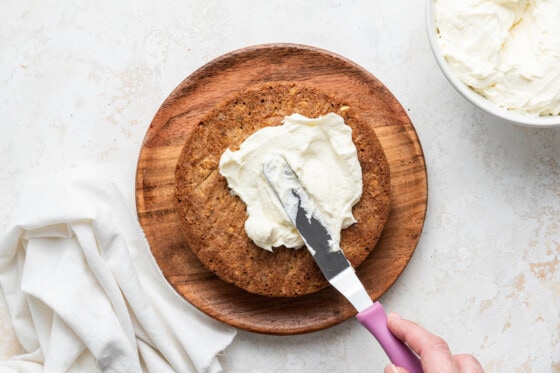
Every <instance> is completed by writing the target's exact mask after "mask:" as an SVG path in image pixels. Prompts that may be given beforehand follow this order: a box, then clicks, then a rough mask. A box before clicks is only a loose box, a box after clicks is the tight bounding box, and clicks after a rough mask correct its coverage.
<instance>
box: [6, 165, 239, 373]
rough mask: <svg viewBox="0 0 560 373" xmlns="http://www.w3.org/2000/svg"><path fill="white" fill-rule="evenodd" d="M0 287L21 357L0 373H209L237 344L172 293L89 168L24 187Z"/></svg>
mask: <svg viewBox="0 0 560 373" xmlns="http://www.w3.org/2000/svg"><path fill="white" fill-rule="evenodd" d="M0 286H1V287H2V290H3V292H4V296H5V300H6V304H7V307H8V310H9V312H10V314H11V319H12V323H13V327H14V330H15V333H16V335H17V338H18V339H19V342H20V343H21V345H22V347H23V349H24V350H25V353H23V354H21V355H18V356H15V357H13V358H12V359H10V360H8V361H4V362H0V372H4V371H18V372H39V371H40V372H67V371H69V372H94V371H103V372H167V371H173V372H192V371H199V372H200V371H205V372H206V371H208V372H217V371H220V370H221V367H220V363H219V361H218V360H217V357H216V356H217V354H218V353H219V352H220V351H222V350H223V349H225V348H226V347H227V346H228V345H229V344H230V343H231V341H232V340H233V338H234V336H235V330H234V328H231V327H228V326H226V325H225V324H222V323H220V322H218V321H216V320H214V319H211V318H209V317H208V316H206V315H204V314H202V313H201V312H200V311H198V310H197V309H195V308H194V307H192V306H191V305H190V304H189V303H187V302H186V301H185V300H183V299H182V298H181V297H180V296H179V295H178V294H177V293H176V292H175V291H174V290H173V289H172V288H171V286H170V285H169V284H168V283H167V281H166V280H165V278H164V277H163V275H162V273H161V272H160V270H159V268H158V267H157V265H156V263H155V260H154V259H153V257H152V255H151V252H150V250H149V246H148V242H147V240H146V238H145V237H144V234H143V232H142V229H141V228H140V225H139V224H138V221H137V219H136V216H135V214H134V213H133V212H132V211H131V209H130V208H129V207H128V206H127V205H126V203H125V202H124V198H123V195H122V194H121V192H120V191H119V190H118V188H117V187H116V185H115V184H114V183H113V182H112V181H111V180H110V179H108V178H107V177H106V176H104V175H103V174H101V173H100V172H98V171H95V170H93V169H90V168H77V167H75V168H72V169H69V170H67V171H64V172H61V173H57V174H55V175H52V176H49V177H46V178H42V179H36V180H33V181H31V182H30V183H28V184H27V185H26V186H25V188H24V189H23V190H22V193H21V195H20V197H19V200H18V202H17V204H16V208H15V210H14V211H13V213H12V215H11V219H10V222H9V226H8V229H7V231H6V232H5V234H4V235H3V236H2V237H1V239H0Z"/></svg>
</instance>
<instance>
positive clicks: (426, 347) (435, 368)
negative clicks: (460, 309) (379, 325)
mask: <svg viewBox="0 0 560 373" xmlns="http://www.w3.org/2000/svg"><path fill="white" fill-rule="evenodd" d="M387 325H388V326H389V330H390V331H391V333H393V334H394V335H395V337H397V338H398V339H400V340H401V341H403V342H405V343H407V344H408V346H409V347H410V348H411V349H412V351H414V352H415V353H416V354H418V356H420V361H421V363H422V369H423V370H424V373H440V372H441V373H467V372H468V373H483V372H484V371H483V370H482V366H481V365H480V363H479V362H478V360H476V358H475V357H474V356H472V355H467V354H461V355H453V354H452V353H451V351H450V349H449V346H448V345H447V342H445V341H444V340H443V339H442V338H440V337H438V336H436V335H434V334H432V333H430V332H429V331H427V330H426V329H424V328H423V327H421V326H420V325H418V324H416V323H415V322H412V321H409V320H406V319H403V318H402V317H400V316H399V315H397V314H395V313H391V314H389V316H388V319H387ZM384 373H408V372H407V370H406V369H404V368H400V367H397V366H395V365H393V364H390V365H388V366H387V367H385V371H384Z"/></svg>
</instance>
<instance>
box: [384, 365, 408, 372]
mask: <svg viewBox="0 0 560 373" xmlns="http://www.w3.org/2000/svg"><path fill="white" fill-rule="evenodd" d="M383 373H408V370H406V369H404V368H401V367H398V366H396V365H395V364H389V365H387V366H386V367H385V369H384V370H383Z"/></svg>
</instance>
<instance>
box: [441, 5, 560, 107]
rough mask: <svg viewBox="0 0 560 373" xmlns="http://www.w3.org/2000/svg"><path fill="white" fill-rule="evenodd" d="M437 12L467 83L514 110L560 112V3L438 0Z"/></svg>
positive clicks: (446, 46) (446, 49)
mask: <svg viewBox="0 0 560 373" xmlns="http://www.w3.org/2000/svg"><path fill="white" fill-rule="evenodd" d="M434 11H435V21H436V25H437V28H438V31H439V42H440V46H441V49H442V51H443V54H444V57H445V59H446V60H447V62H448V64H449V66H450V67H451V69H452V70H453V71H454V72H455V73H456V74H457V76H458V77H459V79H461V80H462V81H463V82H464V83H465V84H466V85H468V86H469V87H471V88H472V89H473V90H475V91H476V92H478V93H480V94H481V95H482V96H485V97H487V98H488V99H489V100H490V101H492V102H494V103H496V104H497V105H500V106H502V107H504V108H506V109H509V110H516V111H519V112H523V113H528V114H531V115H534V116H537V115H559V114H560V37H559V35H560V1H559V0H435V3H434Z"/></svg>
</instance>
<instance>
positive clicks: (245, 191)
mask: <svg viewBox="0 0 560 373" xmlns="http://www.w3.org/2000/svg"><path fill="white" fill-rule="evenodd" d="M271 155H281V156H283V157H284V158H286V160H287V161H288V163H289V164H290V166H291V167H292V169H293V170H294V171H295V173H296V174H297V175H298V177H299V179H300V181H301V183H302V185H303V186H304V188H305V189H306V190H307V191H308V193H309V195H310V197H311V198H312V199H313V202H314V203H315V205H316V206H317V208H318V210H320V212H321V216H322V219H323V222H324V223H325V225H326V226H327V227H328V228H329V231H330V232H331V233H332V235H333V237H332V239H333V243H334V244H336V245H338V244H339V242H340V231H341V229H344V228H347V227H349V226H350V225H352V224H353V223H355V222H356V220H355V219H354V216H353V215H352V207H353V206H354V205H355V204H356V203H357V202H358V201H359V199H360V197H361V195H362V169H361V166H360V163H359V161H358V155H357V151H356V146H355V145H354V143H353V142H352V129H351V128H350V127H349V126H348V125H346V124H345V123H344V119H343V118H342V117H340V116H339V115H337V114H335V113H329V114H327V115H324V116H321V117H319V118H307V117H305V116H302V115H300V114H293V115H290V116H287V117H285V118H284V121H283V124H282V125H281V126H275V127H265V128H262V129H260V130H258V131H257V132H255V133H253V134H252V135H251V136H249V137H248V138H247V139H246V140H245V141H244V142H243V143H242V144H241V146H240V147H239V150H236V151H232V150H231V149H227V150H226V151H225V152H224V153H223V154H222V157H221V159H220V164H219V167H220V173H221V174H222V175H223V176H224V177H225V178H226V180H227V183H228V186H229V188H230V189H231V192H232V193H233V194H234V195H237V196H239V197H240V198H241V199H242V200H243V202H245V204H246V205H247V215H248V217H247V220H246V222H245V231H246V232H247V235H248V236H249V237H250V238H251V239H252V240H253V242H254V243H255V244H256V245H258V246H260V247H262V248H263V249H265V250H269V251H272V248H273V247H279V246H282V245H283V246H286V247H288V248H299V247H302V246H303V240H302V238H301V237H300V235H299V233H298V232H297V230H296V229H295V228H294V226H293V225H292V224H291V223H290V220H289V219H288V217H287V216H286V213H285V212H284V210H283V208H282V206H281V205H280V202H279V201H278V198H277V197H276V195H275V194H274V191H273V190H272V188H271V187H270V185H269V184H268V182H267V181H266V180H265V178H264V175H263V171H262V170H263V162H265V161H266V160H267V159H268V158H269V157H270V156H271Z"/></svg>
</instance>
